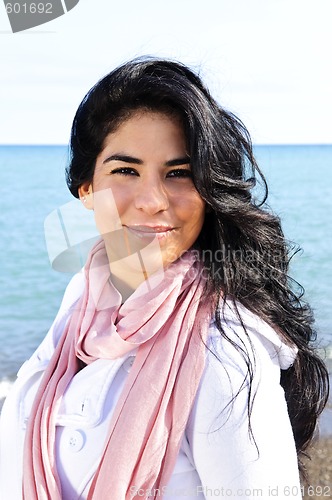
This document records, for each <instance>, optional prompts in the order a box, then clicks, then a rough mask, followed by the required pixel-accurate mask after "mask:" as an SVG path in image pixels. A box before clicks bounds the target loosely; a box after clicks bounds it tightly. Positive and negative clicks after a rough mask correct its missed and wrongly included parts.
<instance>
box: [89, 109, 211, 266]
mask: <svg viewBox="0 0 332 500" xmlns="http://www.w3.org/2000/svg"><path fill="white" fill-rule="evenodd" d="M88 192H89V193H90V194H89V195H88ZM91 193H93V197H92V195H91ZM80 195H81V196H83V195H85V196H88V197H89V200H90V201H88V203H90V204H91V208H93V209H94V212H95V219H96V224H97V227H98V229H99V231H100V233H101V234H102V236H103V237H104V239H105V238H106V239H107V240H108V244H109V245H111V246H113V258H115V259H121V258H124V257H126V256H127V255H129V254H132V253H133V252H135V251H138V250H140V249H142V248H144V247H146V246H149V244H150V243H151V242H152V241H154V242H157V243H158V251H159V252H160V254H161V260H162V263H163V266H166V265H168V264H170V263H171V262H173V261H175V260H176V259H178V258H179V257H180V256H181V254H182V253H183V252H184V251H186V250H188V249H189V248H190V247H191V246H192V245H193V244H194V243H195V241H196V239H197V237H198V235H199V234H200V232H201V229H202V226H203V222H204V215H205V203H204V201H203V200H202V198H201V197H200V195H199V194H198V192H197V190H196V188H195V186H194V184H193V181H192V177H191V171H190V163H189V157H188V154H187V150H186V141H185V136H184V132H183V129H182V126H181V125H180V122H179V120H178V119H177V118H175V117H170V116H168V115H165V114H162V113H159V112H148V111H138V112H135V113H134V114H133V115H132V116H131V117H130V118H128V119H127V120H126V121H124V122H123V123H122V124H121V125H120V126H119V127H118V128H117V130H116V131H115V132H112V133H110V134H109V135H108V136H107V137H106V139H105V143H104V149H103V150H102V152H101V153H100V154H99V156H98V157H97V160H96V167H95V172H94V176H93V181H92V184H91V185H85V186H82V187H81V188H80ZM120 233H122V236H121V238H120V239H121V241H122V243H119V239H118V238H117V237H115V235H116V234H118V235H119V234H120Z"/></svg>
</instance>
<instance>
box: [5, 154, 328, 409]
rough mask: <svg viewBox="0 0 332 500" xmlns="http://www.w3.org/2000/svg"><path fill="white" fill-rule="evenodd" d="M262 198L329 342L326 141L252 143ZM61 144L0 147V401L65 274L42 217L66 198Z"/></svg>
mask: <svg viewBox="0 0 332 500" xmlns="http://www.w3.org/2000/svg"><path fill="white" fill-rule="evenodd" d="M255 153H256V156H257V159H258V163H259V165H260V167H261V169H262V170H263V172H264V174H265V175H266V178H267V181H268V184H269V188H270V190H269V198H268V203H269V206H270V207H271V209H272V210H273V211H274V212H275V213H276V214H278V215H279V216H280V217H281V219H282V221H283V229H284V233H285V236H286V237H287V239H289V240H291V241H294V242H296V243H297V244H299V245H300V246H301V248H302V249H303V250H302V252H301V253H298V254H296V255H295V257H294V258H293V260H292V264H291V270H292V274H293V276H294V277H295V278H296V279H297V281H299V282H300V283H301V284H302V285H303V286H304V288H305V290H306V295H305V297H306V299H307V300H308V301H309V302H310V303H311V305H312V307H313V308H314V311H315V314H316V321H317V324H316V327H317V332H318V337H317V340H318V343H319V344H320V345H321V346H322V347H325V346H331V345H332V328H331V326H332V307H331V305H332V304H331V286H330V284H331V282H332V267H331V249H332V239H331V220H330V219H331V214H332V192H331V173H330V172H331V167H332V146H309V145H308V146H307V145H306V146H256V147H255ZM67 162H68V149H67V147H66V146H0V172H1V211H0V230H1V277H0V298H1V315H0V341H1V349H0V400H1V399H2V397H4V396H5V394H6V393H7V391H8V388H9V387H10V383H11V381H12V380H14V378H15V374H16V372H17V370H18V368H19V367H20V365H21V364H22V363H23V362H24V361H25V360H26V359H27V358H28V357H29V356H30V355H31V354H32V352H33V351H34V349H35V348H36V347H37V345H38V344H39V343H40V341H41V339H42V338H43V337H44V335H45V334H46V332H47V330H48V328H49V327H50V325H51V323H52V321H53V319H54V316H55V314H56V312H57V309H58V307H59V304H60V301H61V297H62V295H63V291H64V289H65V287H66V284H67V283H68V281H69V280H70V277H71V274H70V273H69V274H68V273H61V272H56V271H55V270H54V269H52V267H51V265H50V261H49V255H48V251H47V247H46V243H45V237H44V221H45V219H46V218H47V216H48V215H49V214H50V213H51V212H52V211H54V210H56V209H57V208H58V207H61V206H63V205H64V204H66V203H68V202H70V200H72V196H71V195H70V193H69V191H68V189H67V187H66V183H65V176H64V170H65V166H66V165H67Z"/></svg>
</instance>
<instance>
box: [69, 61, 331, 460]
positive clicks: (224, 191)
mask: <svg viewBox="0 0 332 500" xmlns="http://www.w3.org/2000/svg"><path fill="white" fill-rule="evenodd" d="M138 109H146V110H151V111H162V112H164V113H167V114H174V113H175V114H176V115H177V116H178V117H179V118H180V119H181V121H182V124H183V127H184V130H185V134H186V138H187V143H188V153H189V155H190V164H191V169H192V173H193V180H194V183H195V186H196V188H197V190H198V192H199V193H200V195H201V196H202V198H203V199H204V200H205V201H206V204H207V207H208V210H207V214H206V218H205V223H204V226H203V229H202V232H201V234H200V237H199V240H198V242H197V244H198V247H199V248H200V250H201V254H202V259H203V260H204V264H205V268H206V269H207V270H208V275H209V282H208V283H209V287H210V290H211V289H212V291H213V293H214V296H215V297H216V303H218V304H219V303H220V302H222V301H223V300H225V299H226V298H227V299H230V300H233V302H234V306H235V307H236V303H237V301H238V302H240V303H242V304H243V305H244V306H245V307H246V308H248V309H249V310H250V311H252V312H253V313H256V314H257V315H258V316H259V317H261V318H262V319H263V320H265V321H266V322H267V323H269V324H270V325H272V326H273V327H274V328H275V329H276V330H277V331H278V332H279V334H280V336H281V337H282V338H283V340H284V341H285V342H286V343H288V344H289V345H291V346H296V347H297V349H298V355H297V357H296V359H295V362H294V364H293V365H292V366H291V367H290V368H289V369H287V370H282V372H281V385H282V386H283V388H284V390H285V395H286V400H287V404H288V412H289V416H290V420H291V424H292V428H293V433H294V437H295V442H296V447H297V451H298V456H299V458H301V454H302V453H303V452H304V451H305V449H306V448H307V446H308V445H309V443H310V441H311V440H312V437H313V434H314V431H315V428H316V423H317V419H318V416H319V415H320V413H321V412H322V410H323V408H324V406H325V404H326V401H327V397H328V383H329V382H328V372H327V370H326V367H325V365H324V363H323V362H322V361H321V359H320V358H319V357H318V355H317V354H316V351H315V349H314V347H313V341H314V340H315V337H316V335H315V332H314V329H313V315H312V311H311V309H310V307H309V305H308V304H307V303H305V302H304V301H303V300H302V297H303V289H302V288H301V287H300V286H299V285H298V284H297V283H296V282H294V281H293V280H291V278H290V277H289V276H288V268H289V261H290V258H291V255H292V248H291V247H290V246H289V245H288V244H287V242H286V241H285V238H284V236H283V232H282V229H281V224H280V220H279V219H278V217H277V216H276V215H274V214H273V213H271V211H270V210H268V209H267V208H266V207H265V206H264V203H265V202H266V198H267V185H266V182H265V179H264V176H263V175H262V173H261V171H260V169H259V167H258V165H257V163H256V160H255V158H254V155H253V150H252V144H251V139H250V136H249V133H248V132H247V130H246V128H245V127H244V125H243V124H242V123H241V121H240V120H239V119H238V118H237V117H235V116H234V115H233V114H232V113H230V112H228V111H226V110H224V109H223V108H222V107H220V105H219V104H218V103H217V102H216V101H215V100H214V99H213V98H212V96H211V95H210V93H209V91H208V90H207V88H206V87H205V86H204V85H203V83H202V81H201V79H200V78H199V76H198V75H197V74H195V73H194V72H193V71H191V70H190V69H189V68H187V67H186V66H184V65H182V64H180V63H178V62H173V61H169V60H158V59H154V58H143V59H137V60H134V61H131V62H128V63H126V64H124V65H122V66H120V67H119V68H117V69H115V70H114V71H112V72H111V73H110V74H108V75H107V76H106V77H104V78H103V79H102V80H100V81H99V82H98V83H97V84H96V85H95V86H94V87H93V88H92V89H91V90H90V92H89V93H88V94H87V95H86V96H85V98H84V99H83V101H82V103H81V105H80V106H79V108H78V110H77V113H76V116H75V118H74V122H73V127H72V135H71V162H70V165H69V167H68V169H67V183H68V187H69V189H70V191H71V192H72V194H73V195H74V196H76V197H78V188H79V186H80V185H81V184H83V183H84V182H86V181H91V180H92V178H93V173H94V168H95V161H96V157H97V156H98V154H99V153H100V152H101V150H102V149H103V143H104V140H105V138H106V136H107V135H108V134H109V133H110V132H112V131H114V130H115V129H116V128H117V127H118V126H119V124H120V123H121V122H122V121H123V120H125V119H126V118H128V117H129V116H130V115H131V114H132V113H133V112H134V111H135V110H138ZM255 186H256V187H255ZM257 187H258V189H257ZM255 193H256V194H255ZM258 194H259V197H260V200H259V199H258V198H257V196H258ZM221 251H222V258H216V256H217V255H219V256H220V252H221ZM222 311H223V308H222V307H217V308H216V312H215V320H216V324H217V326H218V328H219V330H220V333H221V335H223V336H225V337H226V334H225V332H224V331H223V326H222V322H223V313H222ZM244 329H245V326H244ZM243 355H244V356H246V354H245V353H243ZM246 362H247V366H248V379H249V386H250V384H251V382H252V377H253V375H252V373H253V371H252V366H251V363H250V359H249V356H246ZM251 399H253V398H251ZM248 410H249V413H250V405H249V406H248ZM299 463H300V465H301V461H299Z"/></svg>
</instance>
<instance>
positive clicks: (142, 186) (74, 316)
mask: <svg viewBox="0 0 332 500" xmlns="http://www.w3.org/2000/svg"><path fill="white" fill-rule="evenodd" d="M71 153H72V154H71V163H70V165H69V168H68V171H67V180H68V186H69V189H70V191H71V192H72V194H73V195H74V196H75V197H78V198H80V199H81V201H82V203H83V204H84V205H85V206H86V208H87V209H92V210H94V215H95V220H96V225H97V228H98V230H99V232H100V234H101V239H100V241H99V242H98V243H97V244H96V245H95V246H94V248H93V249H92V250H91V253H90V255H89V258H88V260H87V263H86V265H85V268H84V271H83V272H82V273H79V274H78V275H76V276H74V278H73V279H72V280H71V282H70V284H69V286H68V288H67V291H66V293H65V296H64V299H63V302H62V305H61V308H60V311H59V313H58V315H57V317H56V319H55V322H54V324H53V326H52V327H51V329H50V331H49V333H48V334H47V336H46V338H45V339H44V341H43V342H42V344H41V345H40V347H39V348H38V349H37V351H36V352H35V353H34V355H33V356H32V357H31V359H30V360H28V361H27V362H26V364H25V365H23V367H22V368H21V370H20V372H19V374H18V379H17V381H16V384H15V386H14V389H13V391H12V393H11V394H10V395H9V396H8V398H7V400H6V403H5V405H4V408H3V414H2V420H1V438H0V447H1V456H0V457H1V464H0V485H1V494H2V496H1V498H6V499H7V498H10V499H11V500H16V499H17V500H19V499H21V498H24V499H26V500H36V499H52V500H53V499H54V500H58V499H66V500H73V499H78V498H80V499H81V498H82V499H83V498H88V499H98V500H103V499H105V500H106V499H107V500H109V499H115V500H125V499H129V498H130V499H132V498H134V499H139V498H158V497H163V498H166V499H172V500H175V499H180V498H186V499H188V498H190V499H201V500H203V499H206V498H215V497H219V496H220V497H223V496H227V497H228V498H247V499H251V498H257V496H260V497H261V498H268V497H270V496H275V497H278V498H286V497H287V498H289V497H291V498H301V496H302V495H301V487H300V480H299V464H301V462H300V458H301V454H302V453H303V452H304V450H305V449H306V448H307V446H308V444H309V443H310V441H311V439H312V436H313V433H314V431H315V428H316V422H317V418H318V416H319V414H320V413H321V411H322V409H323V407H324V404H325V401H326V398H327V392H328V377H327V372H326V369H325V367H324V365H323V363H322V362H321V361H320V359H319V358H318V357H317V355H316V354H315V352H314V350H313V348H312V347H311V341H312V339H313V336H314V333H313V330H312V315H311V311H310V308H309V307H308V305H306V304H305V303H303V302H302V301H301V296H300V294H299V293H298V292H296V290H294V289H293V288H292V287H291V285H292V282H291V281H290V279H289V277H288V275H287V271H288V263H289V259H290V255H289V251H288V248H287V245H286V242H285V240H284V237H283V234H282V231H281V227H280V222H279V220H278V218H277V217H276V216H274V215H273V214H271V213H270V212H269V211H267V210H266V209H264V208H263V203H264V201H265V199H266V195H267V188H266V184H265V180H264V177H263V176H262V174H261V173H260V171H259V169H258V166H257V164H256V162H255V159H254V157H253V153H252V147H251V143H250V138H249V135H248V133H247V131H246V129H245V128H244V126H243V125H242V124H241V122H240V121H239V120H238V119H237V118H236V117H235V116H234V115H232V114H230V113H228V112H226V111H225V110H224V109H222V108H221V107H220V106H219V105H218V104H217V103H216V101H215V100H214V99H213V98H212V97H211V96H210V94H209V92H208V90H207V89H206V88H205V87H204V85H203V83H202V82H201V80H200V78H199V77H198V76H197V75H196V74H194V73H193V72H192V71H191V70H189V69H188V68H187V67H185V66H183V65H181V64H179V63H175V62H171V61H167V60H155V59H140V60H135V61H132V62H129V63H127V64H124V65H123V66H121V67H119V68H117V69H116V70H114V71H113V72H111V73H110V74H109V75H107V76H106V77H105V78H104V79H102V80H101V81H100V82H98V83H97V84H96V86H95V87H93V88H92V89H91V91H90V92H89V93H88V94H87V96H86V97H85V98H84V100H83V102H82V103H81V105H80V106H79V108H78V111H77V114H76V116H75V119H74V123H73V128H72V136H71ZM255 173H257V174H258V175H259V178H260V179H261V182H262V184H261V191H262V190H264V193H263V199H262V200H261V201H259V200H257V199H256V197H255V195H254V193H253V190H254V187H255ZM300 468H301V467H300Z"/></svg>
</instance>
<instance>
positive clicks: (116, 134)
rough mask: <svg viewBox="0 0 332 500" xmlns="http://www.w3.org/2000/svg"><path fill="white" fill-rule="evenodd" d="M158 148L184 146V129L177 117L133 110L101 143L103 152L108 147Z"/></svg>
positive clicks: (157, 112) (158, 112)
mask: <svg viewBox="0 0 332 500" xmlns="http://www.w3.org/2000/svg"><path fill="white" fill-rule="evenodd" d="M154 141H155V146H156V144H157V143H158V144H159V147H162V146H164V145H165V146H166V145H168V146H170V145H173V146H175V145H177V146H181V147H183V146H184V145H185V142H186V141H185V136H184V128H183V125H182V121H181V120H180V118H179V117H178V116H177V115H174V114H173V115H169V114H166V113H163V112H160V111H149V110H141V109H139V110H135V111H134V112H132V113H131V114H130V115H127V116H126V118H125V119H123V120H121V121H120V122H119V123H118V125H117V127H116V128H115V129H114V130H112V131H111V132H110V133H109V134H108V135H107V136H106V137H105V140H104V143H103V150H104V149H105V148H107V147H108V146H110V145H114V146H116V145H117V144H119V145H120V144H136V146H137V147H139V146H142V147H143V146H147V145H151V146H152V145H153V144H154Z"/></svg>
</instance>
